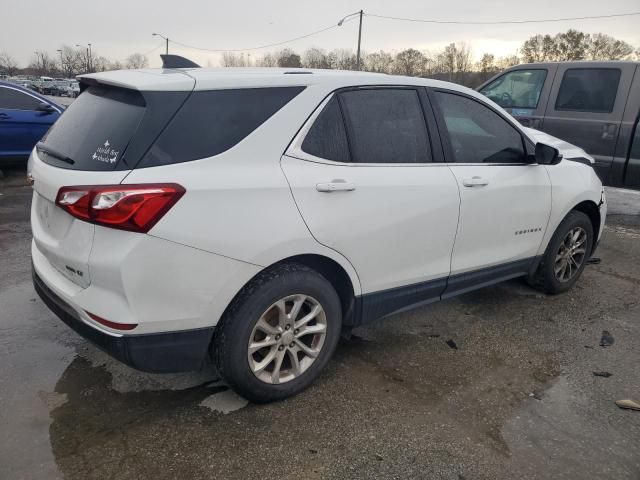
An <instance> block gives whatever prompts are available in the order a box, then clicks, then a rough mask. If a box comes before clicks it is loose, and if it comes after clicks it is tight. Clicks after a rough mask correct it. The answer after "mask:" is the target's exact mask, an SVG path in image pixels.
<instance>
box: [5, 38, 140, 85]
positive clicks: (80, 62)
mask: <svg viewBox="0 0 640 480" xmlns="http://www.w3.org/2000/svg"><path fill="white" fill-rule="evenodd" d="M148 66H149V59H148V58H147V56H146V55H144V54H142V53H132V54H131V55H129V56H128V57H127V58H126V59H124V61H120V60H110V59H108V58H106V57H104V56H102V55H95V54H92V53H91V52H90V51H89V50H87V49H86V48H84V47H76V48H74V47H70V46H68V45H63V46H62V47H61V48H60V49H58V50H56V54H55V55H54V54H53V53H51V52H47V51H45V50H36V51H35V52H34V53H33V56H32V57H31V60H30V61H29V63H28V64H27V66H26V67H24V68H20V65H19V64H18V62H17V61H16V59H15V58H14V57H13V56H11V55H10V54H9V53H7V52H0V73H1V74H4V75H8V76H13V75H19V74H22V75H37V76H50V77H64V78H73V77H75V76H76V75H80V74H81V73H92V72H104V71H107V70H122V69H124V68H129V69H133V68H146V67H148Z"/></svg>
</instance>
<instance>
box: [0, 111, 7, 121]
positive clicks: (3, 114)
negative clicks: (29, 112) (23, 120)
mask: <svg viewBox="0 0 640 480" xmlns="http://www.w3.org/2000/svg"><path fill="white" fill-rule="evenodd" d="M0 118H1V119H3V120H6V119H7V118H9V115H7V114H6V113H4V112H0Z"/></svg>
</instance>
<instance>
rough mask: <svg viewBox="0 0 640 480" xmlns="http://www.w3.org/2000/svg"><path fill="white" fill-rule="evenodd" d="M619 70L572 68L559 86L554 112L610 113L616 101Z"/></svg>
mask: <svg viewBox="0 0 640 480" xmlns="http://www.w3.org/2000/svg"><path fill="white" fill-rule="evenodd" d="M619 83H620V70H618V69H613V68H572V69H570V70H567V71H566V72H565V74H564V77H563V78H562V83H561V84H560V91H559V92H558V99H557V100H556V110H571V111H578V112H594V113H611V112H612V111H613V106H614V104H615V101H616V93H617V92H618V84H619Z"/></svg>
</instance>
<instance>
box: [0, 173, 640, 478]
mask: <svg viewBox="0 0 640 480" xmlns="http://www.w3.org/2000/svg"><path fill="white" fill-rule="evenodd" d="M22 178H23V172H21V171H19V170H15V171H8V172H5V178H4V179H1V180H0V182H2V183H0V247H1V248H0V266H1V268H0V271H1V272H2V275H0V365H2V368H1V369H0V385H1V386H2V387H1V388H0V478H2V479H5V478H7V479H14V478H20V479H40V478H67V479H76V478H77V479H83V480H84V479H92V478H155V479H164V478H167V479H169V478H171V479H173V478H177V477H178V476H179V477H181V478H225V479H226V478H230V479H234V478H238V479H246V478H274V477H277V478H291V479H293V478H296V479H298V478H305V479H307V478H309V479H314V478H340V479H341V478H399V479H405V478H438V479H453V480H460V479H467V480H469V479H514V478H519V479H524V478H526V479H534V478H539V479H548V478H554V479H586V478H608V479H635V480H637V479H638V478H640V449H639V448H638V445H639V444H640V412H634V411H625V410H621V409H619V408H618V407H616V405H615V404H614V401H615V400H617V399H621V398H633V399H636V400H637V401H640V369H639V368H638V364H639V362H640V325H639V323H638V319H639V314H640V300H639V297H640V296H639V293H640V269H639V268H638V267H639V266H640V194H638V193H634V192H625V191H621V190H613V189H610V190H609V191H608V198H609V202H610V213H611V215H610V217H609V220H608V225H607V227H606V230H605V234H604V238H603V240H602V242H601V245H600V247H599V250H598V252H597V256H599V257H601V259H602V263H600V264H598V265H590V266H588V267H587V269H586V271H585V273H584V275H583V277H582V278H581V280H580V281H579V282H578V284H577V285H576V287H575V288H574V289H573V290H572V291H571V292H569V293H567V294H564V295H560V296H554V297H552V296H546V295H543V294H541V293H539V292H537V291H535V290H532V289H530V288H529V287H527V286H525V285H524V284H523V283H522V282H520V281H511V282H507V283H505V284H501V285H497V286H494V287H489V288H485V289H483V290H479V291H477V292H474V293H470V294H467V295H464V296H462V297H458V298H455V299H451V300H448V301H444V302H440V303H438V304H435V305H431V306H429V307H425V308H421V309H418V310H414V311H412V312H408V313H404V314H400V315H396V316H394V317H391V318H389V319H386V320H384V321H381V322H378V323H376V324H374V325H371V326H369V327H366V328H360V329H358V330H356V332H355V333H356V334H357V337H356V338H354V339H353V340H351V341H349V342H344V343H343V344H341V346H340V347H339V349H338V352H337V354H336V356H335V358H334V360H333V361H332V362H331V363H330V364H329V367H328V369H327V371H326V372H325V373H324V374H323V375H322V377H321V378H320V380H319V381H318V382H317V383H316V384H315V385H314V386H313V387H312V388H310V389H308V390H307V391H305V392H303V393H302V394H300V395H298V396H296V397H295V398H291V399H289V400H286V401H283V402H280V403H276V404H271V405H266V406H259V405H252V404H248V403H247V402H246V401H245V400H244V399H242V398H240V397H237V396H236V395H235V394H233V393H232V392H230V391H228V390H227V389H226V387H225V386H224V385H222V384H221V383H220V382H219V381H217V377H216V373H215V372H214V371H212V370H211V371H203V372H197V373H194V374H185V375H149V374H143V373H140V372H136V371H134V370H131V369H129V368H127V367H125V366H123V365H121V364H119V363H117V362H116V361H113V360H111V359H110V358H109V357H107V356H106V355H104V354H103V353H101V352H100V351H98V350H96V349H95V348H93V347H92V346H91V345H90V344H88V343H87V342H86V341H84V340H83V339H81V338H79V337H78V336H77V335H76V334H74V333H73V332H72V331H71V330H69V329H68V328H67V327H66V326H65V325H64V324H62V323H61V322H60V321H59V320H58V319H57V318H55V317H54V315H53V314H51V313H50V312H49V311H48V310H47V308H46V307H45V306H44V305H43V304H42V303H41V301H40V300H39V299H38V298H37V297H36V294H35V292H34V291H33V287H32V285H31V280H30V258H29V242H30V229H29V222H28V218H29V205H30V198H31V189H30V188H29V187H26V186H24V184H23V181H22ZM603 330H607V331H608V332H610V333H611V335H612V336H613V337H614V339H615V343H614V344H613V345H612V346H610V347H606V348H604V347H601V346H599V341H600V337H601V334H602V331H603ZM448 340H453V341H454V342H455V344H456V346H457V349H454V348H451V347H450V346H449V345H448V344H447V341H448ZM594 371H596V372H600V371H606V372H610V373H611V374H612V376H610V377H608V378H607V377H598V376H594V374H593V372H594Z"/></svg>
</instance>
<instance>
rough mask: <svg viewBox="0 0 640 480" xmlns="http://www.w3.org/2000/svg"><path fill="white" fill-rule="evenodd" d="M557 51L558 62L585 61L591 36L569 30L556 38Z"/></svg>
mask: <svg viewBox="0 0 640 480" xmlns="http://www.w3.org/2000/svg"><path fill="white" fill-rule="evenodd" d="M554 44H555V48H556V51H557V58H556V60H558V61H560V62H564V61H570V60H583V59H584V58H585V57H586V54H587V50H588V49H589V35H588V34H586V33H584V32H579V31H578V30H573V29H570V30H567V31H566V32H564V33H559V34H557V35H556V36H555V37H554Z"/></svg>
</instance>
